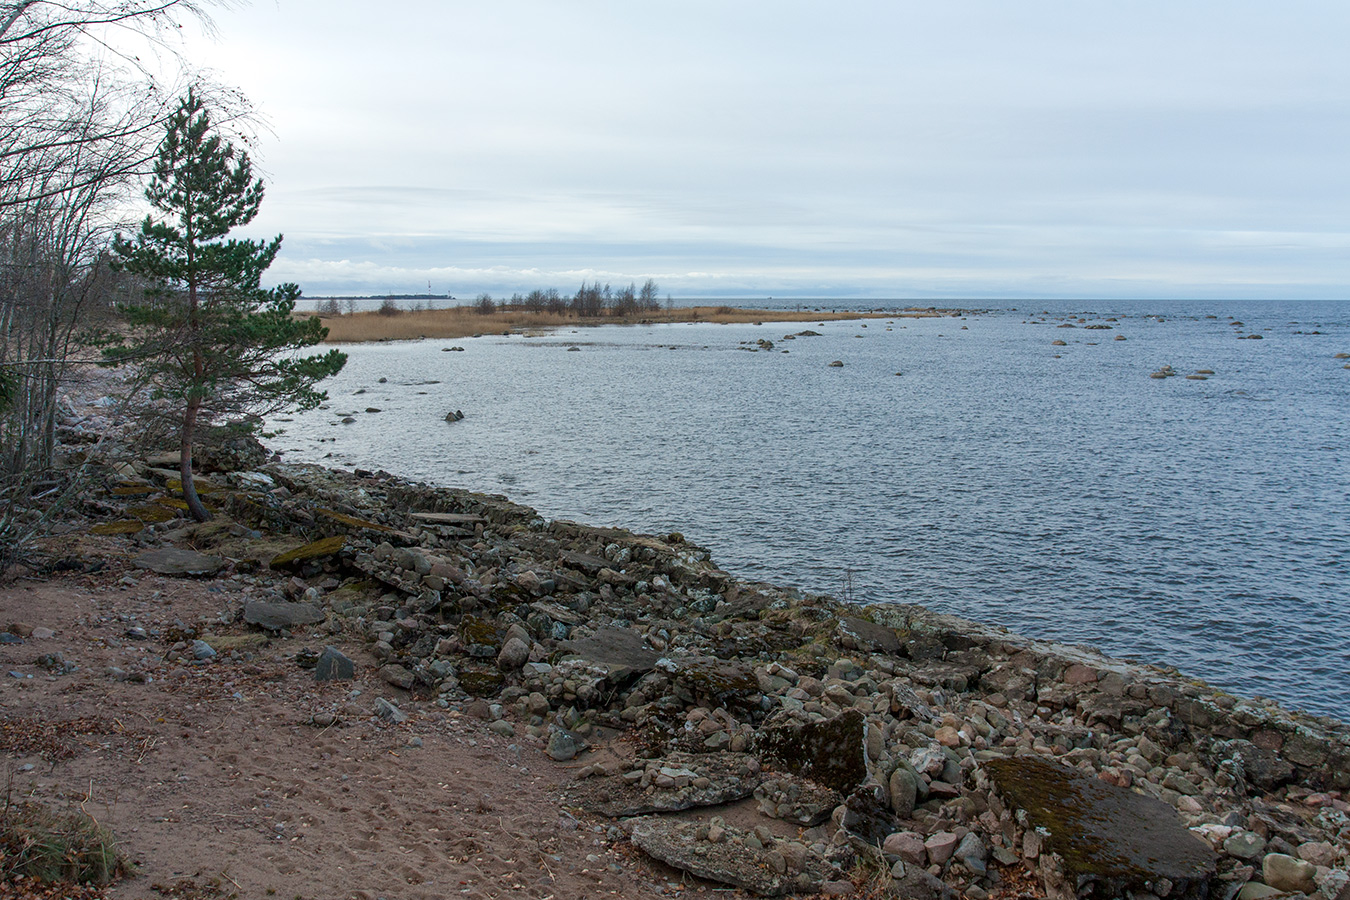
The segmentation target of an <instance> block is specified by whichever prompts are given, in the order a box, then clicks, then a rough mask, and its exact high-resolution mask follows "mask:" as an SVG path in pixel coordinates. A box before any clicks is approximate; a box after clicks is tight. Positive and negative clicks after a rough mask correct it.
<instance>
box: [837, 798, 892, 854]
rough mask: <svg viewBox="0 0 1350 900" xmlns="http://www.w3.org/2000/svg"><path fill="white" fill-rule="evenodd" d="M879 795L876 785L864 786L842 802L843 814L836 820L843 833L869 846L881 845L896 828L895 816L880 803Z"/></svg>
mask: <svg viewBox="0 0 1350 900" xmlns="http://www.w3.org/2000/svg"><path fill="white" fill-rule="evenodd" d="M879 793H880V790H879V788H878V786H877V785H872V784H864V785H862V786H860V787H858V788H856V789H855V790H854V791H853V792H852V793H851V794H849V795H848V797H847V798H846V799H845V800H844V805H843V807H841V808H842V810H843V812H842V813H841V815H840V817H839V819H838V822H839V824H840V826H841V827H843V829H844V830H845V831H847V832H848V833H849V834H852V835H855V836H857V837H859V838H862V840H863V841H864V842H866V843H867V844H869V845H871V846H876V845H877V844H879V843H881V842H882V841H884V840H885V839H886V837H887V835H890V834H892V833H893V832H895V831H896V830H897V828H898V825H897V823H896V821H895V816H893V815H891V812H890V810H889V809H887V807H886V806H885V804H883V803H882V801H881V797H880V796H878V795H879Z"/></svg>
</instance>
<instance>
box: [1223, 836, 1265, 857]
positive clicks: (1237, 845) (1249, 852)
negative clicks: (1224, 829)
mask: <svg viewBox="0 0 1350 900" xmlns="http://www.w3.org/2000/svg"><path fill="white" fill-rule="evenodd" d="M1265 849H1266V839H1265V838H1263V837H1261V835H1259V834H1257V833H1255V832H1253V831H1235V832H1233V833H1232V834H1230V835H1229V836H1228V837H1226V838H1225V839H1224V842H1223V852H1224V853H1227V854H1228V855H1229V856H1232V857H1236V858H1237V859H1256V858H1257V857H1258V856H1260V855H1261V854H1262V853H1264V852H1265Z"/></svg>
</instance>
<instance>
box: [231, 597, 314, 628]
mask: <svg viewBox="0 0 1350 900" xmlns="http://www.w3.org/2000/svg"><path fill="white" fill-rule="evenodd" d="M325 618H327V616H326V615H325V613H324V611H323V610H322V609H320V608H319V607H317V606H315V605H313V604H311V603H288V602H286V601H269V600H250V601H249V602H247V603H245V604H244V621H245V622H247V623H248V624H249V625H257V626H258V627H259V628H263V629H266V630H267V631H286V630H289V629H291V628H295V627H297V626H300V625H313V624H315V623H316V622H322V621H323V620H324V619H325Z"/></svg>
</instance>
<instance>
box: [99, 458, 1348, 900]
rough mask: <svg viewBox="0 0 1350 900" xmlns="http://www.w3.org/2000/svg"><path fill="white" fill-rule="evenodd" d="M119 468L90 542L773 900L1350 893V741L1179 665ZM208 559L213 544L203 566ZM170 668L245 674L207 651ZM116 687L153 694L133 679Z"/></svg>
mask: <svg viewBox="0 0 1350 900" xmlns="http://www.w3.org/2000/svg"><path fill="white" fill-rule="evenodd" d="M208 459H209V460H210V461H211V463H212V464H213V465H214V466H215V467H216V468H217V469H219V470H221V471H217V472H215V473H211V474H207V475H205V476H204V487H203V485H199V490H202V491H203V492H204V496H206V497H207V498H208V499H209V500H210V501H211V502H212V503H213V504H214V506H215V507H216V508H217V509H218V510H219V516H218V519H217V521H215V522H212V523H208V524H206V525H192V524H189V523H188V522H187V521H186V520H184V519H182V518H179V517H178V516H179V513H178V511H177V509H176V508H175V507H176V504H177V503H179V502H180V501H177V500H176V499H175V496H174V495H175V490H176V487H177V485H176V474H175V473H174V471H173V470H172V467H171V466H170V465H169V463H170V462H171V460H169V459H167V458H164V459H151V460H148V461H145V462H137V463H132V464H125V463H124V464H121V465H119V466H118V467H116V468H115V469H114V470H110V471H109V473H108V480H107V493H106V494H105V495H103V496H102V497H100V498H98V499H97V501H95V502H93V503H91V504H90V506H91V508H93V509H95V510H96V511H97V512H98V513H99V514H100V515H101V517H102V521H101V522H100V523H99V524H97V525H95V526H94V528H93V530H94V531H95V532H99V533H103V534H112V535H119V537H117V538H116V539H117V540H122V541H126V542H127V545H128V553H130V554H131V555H132V556H133V558H134V559H135V560H136V561H137V562H138V564H139V565H142V566H145V567H147V568H150V569H152V570H154V571H158V572H161V573H164V574H167V575H170V576H173V575H178V576H182V577H195V576H198V575H203V574H210V575H213V576H215V577H216V578H228V579H231V580H233V581H234V582H235V583H237V584H239V585H242V591H243V593H242V595H241V596H242V597H243V598H244V599H243V600H242V601H241V602H240V604H239V607H238V609H237V615H236V619H237V622H238V623H239V624H240V625H246V626H248V627H251V628H257V629H265V630H268V632H269V633H287V632H288V631H289V630H290V629H294V628H310V629H312V628H316V627H317V628H320V629H327V630H328V633H330V634H333V635H338V634H344V635H359V636H360V637H361V638H363V639H364V641H365V642H366V643H365V648H366V649H365V652H364V653H359V654H344V653H342V652H339V651H338V650H337V649H335V648H328V649H325V650H321V649H320V648H317V647H316V648H314V649H313V650H312V651H306V652H304V653H296V654H295V657H294V664H295V665H298V666H303V667H305V668H307V669H312V670H313V675H312V677H313V678H314V679H315V681H316V682H317V683H322V682H325V681H335V680H336V681H341V680H343V679H350V678H353V677H359V676H360V675H361V674H362V670H365V671H366V672H369V671H370V670H374V672H375V673H377V675H378V678H379V679H381V680H382V681H383V682H385V683H387V684H388V685H390V686H392V687H393V689H394V691H395V695H394V696H393V697H392V698H390V699H385V698H380V699H379V700H377V701H376V703H375V704H374V705H373V706H372V705H371V704H370V703H369V702H368V701H364V702H363V700H362V699H361V698H359V697H356V698H353V697H342V698H339V699H335V700H332V701H331V702H329V703H328V704H327V705H326V706H323V707H322V708H319V709H317V710H316V711H315V712H314V714H313V721H312V724H314V725H316V726H319V727H323V728H332V727H342V726H344V725H345V724H349V723H351V722H354V721H359V720H363V719H369V718H371V717H377V718H381V719H384V720H390V721H397V720H399V719H400V717H403V716H406V715H408V714H409V711H410V710H414V709H415V708H419V707H427V708H431V709H439V710H445V711H451V712H458V713H460V714H463V715H465V716H469V717H476V718H478V719H481V720H482V721H483V722H484V723H485V724H486V727H487V728H489V729H490V730H491V731H493V732H496V733H497V734H499V735H502V736H503V737H505V738H510V739H512V740H514V741H517V742H521V741H524V742H531V743H534V744H536V745H537V746H539V747H540V748H542V749H544V750H545V751H546V752H547V754H548V756H549V757H551V758H552V760H554V761H555V763H556V764H558V765H559V766H566V767H568V768H567V769H566V771H567V773H568V774H569V780H568V784H567V785H566V787H565V788H564V789H563V791H562V792H561V795H560V796H559V797H558V798H557V802H558V804H559V807H560V809H562V810H564V811H566V812H568V813H571V814H575V815H578V816H584V817H587V818H588V819H589V820H591V821H595V822H598V823H599V824H598V825H597V827H598V828H599V829H600V830H601V831H602V832H603V833H605V834H606V835H607V837H608V839H609V840H610V841H612V842H614V843H616V844H629V845H631V846H632V847H635V848H637V849H638V850H640V851H641V852H642V853H643V854H646V855H647V856H649V857H650V858H652V859H655V860H660V861H661V862H663V863H665V864H667V865H669V866H672V867H674V868H675V869H678V870H682V871H684V872H686V873H689V874H690V875H692V876H696V877H698V878H703V879H708V880H711V881H714V882H720V883H723V884H727V885H733V886H736V887H739V888H742V889H744V890H746V891H749V892H751V893H754V894H759V895H764V896H776V895H782V894H793V893H797V894H800V893H818V892H823V893H827V894H840V895H842V894H850V893H854V892H855V891H858V890H862V891H864V892H871V893H872V894H873V895H877V896H881V895H885V896H905V897H922V898H939V897H940V898H948V897H952V896H957V895H959V896H963V897H968V898H971V900H985V898H987V897H990V896H997V897H1012V896H1019V895H1025V894H1027V893H1031V894H1033V895H1044V896H1049V897H1055V898H1061V897H1063V898H1068V897H1093V898H1109V897H1131V898H1139V900H1145V898H1161V900H1166V898H1172V897H1184V898H1208V897H1216V898H1221V900H1234V898H1236V900H1260V898H1264V897H1268V896H1275V895H1289V896H1298V895H1303V896H1306V897H1309V898H1316V900H1350V874H1348V868H1350V802H1347V801H1350V729H1347V728H1346V727H1345V726H1344V725H1343V724H1341V723H1339V722H1336V721H1333V720H1329V719H1325V718H1315V717H1310V716H1305V715H1301V714H1299V713H1296V712H1291V711H1287V710H1284V709H1282V708H1280V707H1279V706H1277V705H1276V704H1274V703H1272V702H1267V701H1253V700H1246V699H1241V698H1238V697H1234V696H1230V695H1228V694H1225V693H1223V692H1220V691H1217V690H1215V689H1212V688H1210V687H1208V686H1207V685H1205V684H1203V683H1200V682H1196V681H1193V680H1190V679H1187V678H1185V677H1183V676H1181V675H1180V674H1179V673H1177V672H1176V671H1169V670H1161V669H1156V668H1151V667H1139V666H1134V665H1129V664H1125V663H1121V662H1119V661H1115V660H1111V659H1108V658H1106V657H1104V656H1102V655H1100V654H1098V653H1096V652H1093V651H1091V650H1088V649H1083V648H1078V647H1069V646H1063V645H1057V644H1052V643H1048V642H1043V641H1037V640H1031V639H1026V638H1023V637H1019V636H1017V635H1014V634H1010V633H1008V632H1006V631H1004V630H1002V629H999V628H995V627H990V626H985V625H980V624H977V623H972V622H968V621H963V620H959V619H956V618H953V617H949V616H944V615H939V614H936V613H933V612H931V611H928V610H926V609H923V608H922V607H918V606H912V605H890V604H877V605H872V606H849V605H845V604H842V603H839V602H837V601H835V600H834V599H832V598H829V597H824V596H814V595H803V594H801V593H799V592H797V591H795V590H790V589H783V588H780V587H776V586H773V585H769V584H761V583H750V582H747V581H744V580H741V579H738V578H736V577H734V576H732V575H730V574H728V573H726V572H724V571H721V570H720V569H718V568H717V567H716V565H715V564H714V563H713V561H712V560H711V558H710V555H709V553H708V551H707V550H705V549H702V548H699V547H696V546H693V545H692V544H690V543H688V542H687V541H685V540H684V539H683V538H682V537H681V536H680V535H678V534H668V535H661V536H651V535H637V534H631V533H628V532H625V531H621V530H615V529H606V528H597V527H591V526H587V525H581V524H576V523H571V522H565V521H546V520H544V519H543V518H541V517H540V516H539V515H538V514H537V513H535V511H534V510H531V509H529V508H527V507H524V506H520V505H517V504H514V503H512V502H510V501H508V500H507V499H505V498H502V497H495V496H483V495H477V494H472V493H468V492H465V491H459V490H452V489H446V488H437V487H430V486H427V485H421V484H414V483H410V482H407V481H404V480H401V479H399V478H396V477H394V476H391V475H388V474H386V473H382V472H381V473H371V472H362V471H357V472H355V473H344V472H339V471H333V470H327V469H322V468H319V467H314V466H299V465H284V464H279V463H266V462H264V460H263V458H261V457H258V456H256V455H251V454H250V451H249V449H248V448H247V447H246V446H241V447H236V448H235V450H234V451H232V452H230V453H226V454H223V455H221V454H218V455H216V456H215V457H210V456H208ZM189 548H191V549H189ZM166 652H167V657H168V659H169V660H170V661H171V662H174V661H176V662H178V663H181V664H184V665H199V666H200V665H209V666H232V665H234V666H242V665H247V664H248V663H249V662H250V660H251V659H252V655H251V654H250V653H249V652H247V651H241V650H237V649H236V650H224V649H221V650H219V651H218V650H217V649H216V648H213V647H212V646H210V641H209V637H208V638H207V639H202V638H200V637H198V638H191V636H190V635H187V634H184V635H183V636H182V640H179V641H177V642H176V643H174V644H172V645H171V646H169V647H168V648H167V651H166ZM115 677H134V673H132V674H126V673H123V674H122V675H118V676H115Z"/></svg>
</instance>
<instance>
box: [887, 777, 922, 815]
mask: <svg viewBox="0 0 1350 900" xmlns="http://www.w3.org/2000/svg"><path fill="white" fill-rule="evenodd" d="M889 788H890V796H891V810H892V811H893V812H894V813H895V814H896V815H897V816H899V817H900V818H902V819H908V818H909V817H910V816H912V815H913V814H914V804H915V803H916V802H917V801H918V796H919V778H918V777H917V776H916V775H915V774H914V773H913V771H911V770H910V769H908V768H905V767H904V766H897V767H896V769H895V771H894V772H892V773H891V778H890V783H889Z"/></svg>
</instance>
